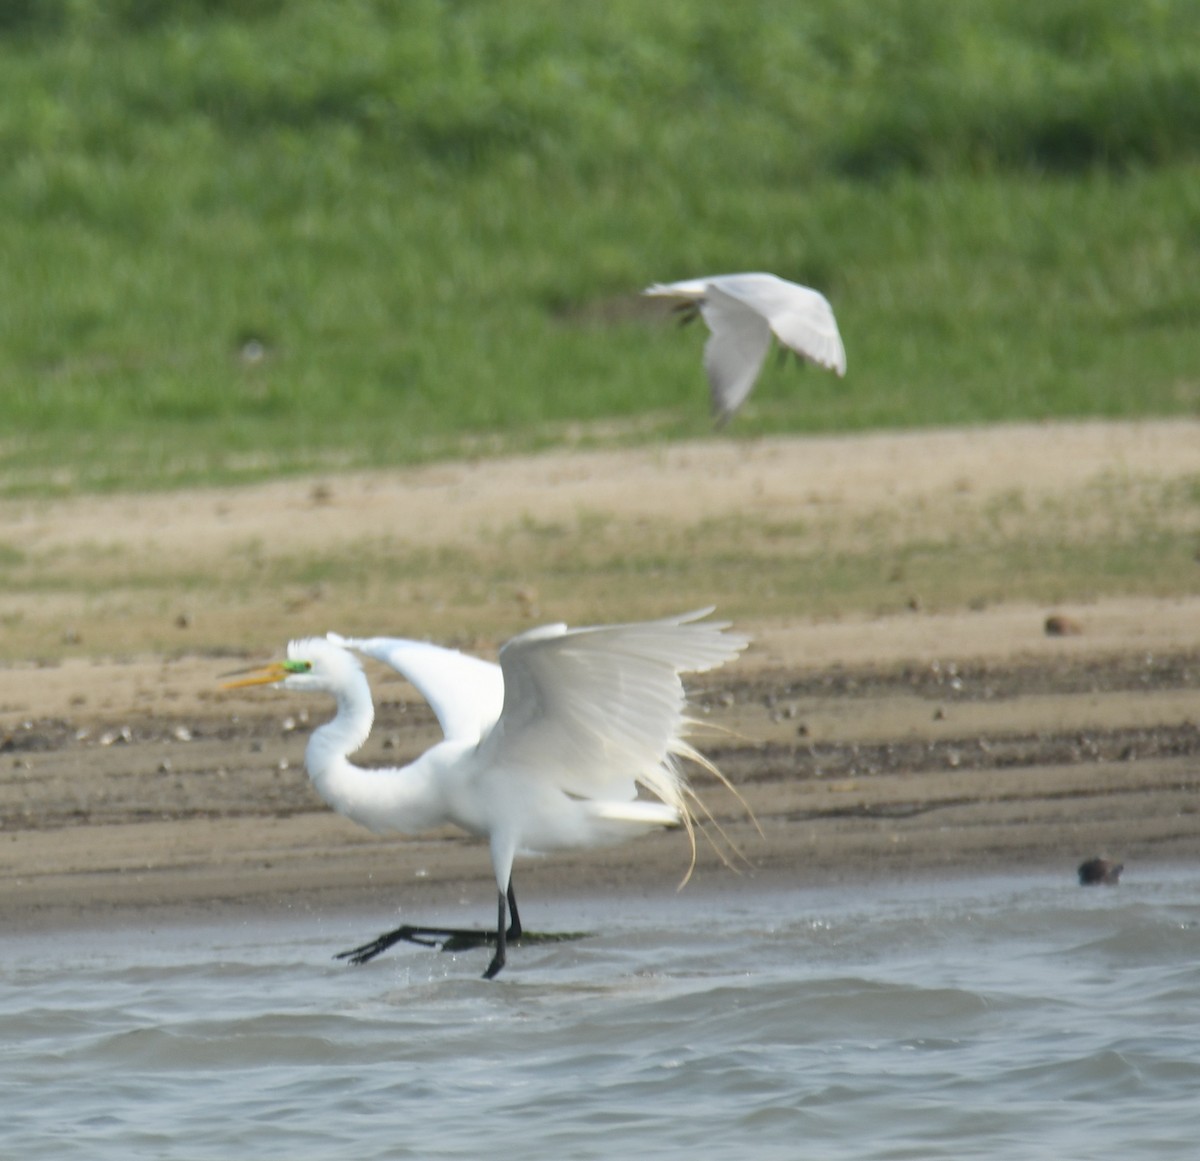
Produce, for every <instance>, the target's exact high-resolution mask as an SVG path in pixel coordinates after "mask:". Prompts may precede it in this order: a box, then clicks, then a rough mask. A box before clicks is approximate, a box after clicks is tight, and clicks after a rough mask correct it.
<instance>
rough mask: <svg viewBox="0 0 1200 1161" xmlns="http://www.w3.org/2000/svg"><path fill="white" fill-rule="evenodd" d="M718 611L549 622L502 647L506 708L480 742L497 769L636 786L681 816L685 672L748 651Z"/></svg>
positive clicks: (624, 790)
mask: <svg viewBox="0 0 1200 1161" xmlns="http://www.w3.org/2000/svg"><path fill="white" fill-rule="evenodd" d="M709 612H711V610H708V609H706V610H703V611H700V612H696V613H689V614H685V615H683V616H679V617H670V618H667V619H665V620H661V621H650V622H645V623H642V624H633V625H606V626H602V627H598V628H591V629H568V628H567V627H566V626H565V625H547V626H545V627H543V628H540V629H534V630H531V631H530V632H528V633H524V634H522V635H521V636H519V637H515V638H513V639H512V640H511V641H509V642H508V644H507V645H505V646H504V648H503V649H502V650H501V651H500V666H501V668H502V669H503V671H504V689H505V694H504V710H503V712H502V713H501V715H500V719H499V721H498V722H497V723H496V725H495V727H494V728H493V729H492V731H491V733H490V734H488V735H487V737H485V738H484V740H483V742H482V743H481V745H480V757H481V758H486V760H487V762H488V764H489V766H494V767H504V768H506V769H509V770H514V769H516V770H519V769H524V770H528V771H534V772H539V773H542V774H543V776H546V777H550V778H553V779H554V783H555V784H556V785H557V786H559V788H560V789H562V790H563V791H565V792H566V793H569V794H573V795H576V796H578V797H581V798H587V799H610V800H614V799H620V800H629V799H633V798H634V797H635V795H636V793H637V785H636V784H637V783H639V782H640V783H641V784H642V785H643V786H645V787H647V788H648V789H649V790H651V791H652V792H653V793H654V794H655V795H657V796H658V797H659V798H660V799H662V801H663V802H665V803H667V804H668V805H670V806H672V807H675V808H677V809H678V810H679V812H680V813H681V814H682V813H683V812H684V809H685V803H684V801H683V788H682V784H681V778H680V776H679V773H678V771H677V770H676V769H675V766H674V763H673V762H672V758H673V757H675V756H684V755H687V756H690V755H691V753H692V751H691V749H690V747H689V746H688V745H687V743H686V742H684V741H683V739H682V732H683V729H684V726H685V720H684V712H683V711H684V704H685V694H684V690H683V684H682V682H681V681H680V677H679V675H680V674H681V673H691V672H700V671H703V670H707V669H714V668H716V667H717V666H719V665H722V664H723V663H724V662H726V661H729V660H730V659H731V658H733V657H735V656H736V655H737V654H738V653H739V652H740V651H741V650H742V649H743V648H745V646H746V644H747V641H746V638H744V637H741V636H739V635H738V634H735V633H726V632H724V630H725V629H726V628H727V627H728V626H727V625H725V624H721V623H706V624H697V623H696V622H697V621H698V620H699V619H700V618H701V617H705V616H707V615H708V613H709Z"/></svg>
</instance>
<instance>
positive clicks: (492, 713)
mask: <svg viewBox="0 0 1200 1161" xmlns="http://www.w3.org/2000/svg"><path fill="white" fill-rule="evenodd" d="M328 637H329V640H330V641H332V642H333V643H334V644H336V645H341V646H343V647H344V648H348V649H354V650H357V651H358V652H359V653H363V654H365V655H366V656H367V657H373V658H374V659H375V660H376V661H382V662H383V663H384V664H385V665H390V666H391V667H392V668H393V669H394V670H396V672H397V673H399V674H400V675H401V676H402V677H404V678H405V679H407V681H408V682H409V683H410V684H411V685H412V686H413V688H415V689H416V691H417V692H418V693H419V694H420V695H421V696H422V697H423V698H424V699H425V700H426V701H427V702H428V703H429V706H430V708H431V709H432V710H433V712H434V714H435V715H436V716H437V720H438V724H439V725H440V726H441V727H442V733H443V734H445V736H446V740H447V741H450V742H477V741H479V739H480V738H481V737H482V736H483V735H484V734H485V733H486V732H487V731H488V730H490V729H491V728H492V726H493V725H494V724H495V722H496V719H497V718H499V716H500V711H501V709H502V708H503V706H504V675H503V673H502V672H501V670H500V666H499V665H497V664H496V663H495V662H493V661H484V660H483V659H481V658H479V657H471V656H469V655H468V654H466V653H459V652H458V650H456V649H445V648H443V647H442V646H440V645H431V644H430V643H429V642H428V641H409V640H407V639H405V638H403V637H340V636H339V635H338V634H337V633H330V634H328Z"/></svg>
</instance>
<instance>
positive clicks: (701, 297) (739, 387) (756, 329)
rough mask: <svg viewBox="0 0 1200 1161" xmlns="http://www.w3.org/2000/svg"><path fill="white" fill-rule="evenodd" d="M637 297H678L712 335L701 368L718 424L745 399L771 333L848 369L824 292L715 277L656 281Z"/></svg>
mask: <svg viewBox="0 0 1200 1161" xmlns="http://www.w3.org/2000/svg"><path fill="white" fill-rule="evenodd" d="M642 293H643V294H649V295H656V296H661V297H664V298H677V299H680V300H681V301H680V303H679V307H678V309H679V310H680V311H682V312H683V315H684V321H685V322H690V321H691V320H692V319H694V318H695V317H696V315H697V314H699V315H701V316H702V317H703V319H704V321H705V323H706V324H707V326H708V329H709V330H710V331H711V332H712V334H710V335H709V338H708V342H707V343H706V344H705V346H704V369H705V371H707V372H708V382H709V387H710V389H711V394H712V406H713V411H714V413H715V414H716V416H717V422H718V423H719V424H721V425H724V424H726V423H728V422H729V420H730V419H732V418H733V415H734V413H735V412H736V411H737V409H738V408H739V407H741V405H742V404H743V403H744V402H745V400H746V396H747V395H749V394H750V391H751V389H752V388H753V387H754V383H755V380H756V379H757V378H758V375H759V372H760V371H761V370H762V365H763V360H764V359H765V358H766V357H767V351H768V350H769V349H770V346H771V336H772V335H774V336H775V338H776V339H778V340H779V342H780V343H782V344H783V346H784V347H785V348H786V349H788V350H790V351H794V352H795V353H796V354H797V355H799V356H800V357H802V358H805V359H808V360H809V361H811V362H813V363H816V364H817V365H818V366H819V367H825V368H827V369H828V370H830V371H836V372H837V374H838V375H839V376H841V375H844V374H845V373H846V349H845V347H843V346H842V336H841V335H840V334H839V333H838V327H837V320H836V319H834V317H833V308H832V307H831V306H830V305H829V302H828V300H827V299H826V298H825V296H824V295H823V294H821V293H819V292H818V291H816V290H811V289H810V288H809V287H807V286H800V285H798V284H797V283H795V282H788V281H786V280H785V279H783V278H778V277H776V276H775V275H774V274H718V275H714V276H713V277H712V278H695V279H691V280H690V281H687V282H667V283H660V282H656V283H655V284H654V285H653V286H648V287H647V288H646V289H645V290H644V291H642Z"/></svg>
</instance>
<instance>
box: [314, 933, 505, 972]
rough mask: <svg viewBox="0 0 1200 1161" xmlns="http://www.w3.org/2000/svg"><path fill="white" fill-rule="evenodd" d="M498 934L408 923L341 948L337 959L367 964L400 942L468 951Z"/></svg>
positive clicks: (490, 941) (489, 941)
mask: <svg viewBox="0 0 1200 1161" xmlns="http://www.w3.org/2000/svg"><path fill="white" fill-rule="evenodd" d="M495 941H496V934H495V932H491V931H473V930H470V929H467V928H455V927H414V926H413V925H412V924H409V923H406V924H404V925H403V926H402V927H397V928H396V929H395V930H394V931H385V932H384V933H383V934H382V935H380V936H378V937H377V938H376V939H372V940H371V941H370V942H369V943H364V944H363V945H362V946H361V947H352V948H351V949H350V950H349V951H339V952H338V953H337V955H335V956H334V957H333V958H334V959H345V960H349V961H350V962H351V963H353V964H362V963H367V962H368V961H370V960H373V959H374V958H375V957H376V956H377V955H380V954H382V953H383V952H385V951H387V949H388V948H389V947H394V946H395V945H396V944H397V943H416V944H419V945H420V946H421V947H437V948H441V949H442V950H443V951H465V950H467V949H468V948H472V947H480V946H482V945H483V944H486V943H495Z"/></svg>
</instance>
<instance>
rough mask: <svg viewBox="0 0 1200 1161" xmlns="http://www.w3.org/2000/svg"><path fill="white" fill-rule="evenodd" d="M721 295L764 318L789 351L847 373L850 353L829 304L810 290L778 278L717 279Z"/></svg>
mask: <svg viewBox="0 0 1200 1161" xmlns="http://www.w3.org/2000/svg"><path fill="white" fill-rule="evenodd" d="M713 290H717V291H720V292H721V293H723V294H725V295H727V296H728V297H730V298H736V299H737V300H738V301H739V302H740V303H742V304H743V305H744V306H745V307H747V308H748V309H749V310H752V311H753V312H754V313H755V314H758V315H761V316H762V318H763V319H765V320H766V322H767V324H768V325H769V326H770V328H771V331H772V333H773V334H774V335H775V337H776V338H777V339H778V340H779V341H780V342H781V343H782V344H783V345H784V346H785V347H787V348H788V349H789V350H791V351H795V353H796V354H797V355H800V356H802V357H803V358H805V359H808V360H809V361H810V362H813V363H816V364H817V365H818V366H819V367H824V368H826V369H827V370H829V371H833V372H835V373H836V374H838V375H844V374H845V373H846V349H845V347H844V346H843V345H842V336H841V334H840V333H839V332H838V325H837V320H836V319H835V318H834V316H833V308H832V307H831V306H830V305H829V300H828V299H827V298H826V297H825V296H824V295H823V294H821V293H820V291H817V290H813V289H812V288H811V287H808V286H800V285H799V284H798V283H795V282H788V281H787V280H786V279H783V278H777V277H776V276H775V275H774V274H731V275H726V276H724V277H723V278H719V279H715V280H713V282H712V283H711V284H710V293H711V292H712V291H713Z"/></svg>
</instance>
